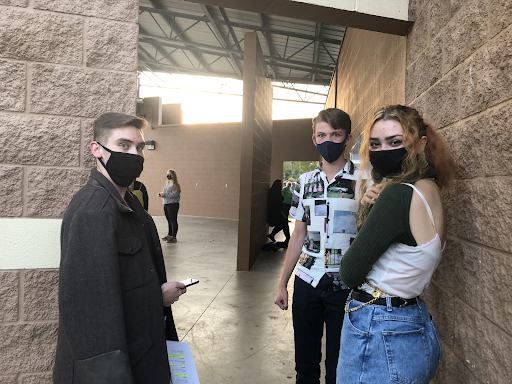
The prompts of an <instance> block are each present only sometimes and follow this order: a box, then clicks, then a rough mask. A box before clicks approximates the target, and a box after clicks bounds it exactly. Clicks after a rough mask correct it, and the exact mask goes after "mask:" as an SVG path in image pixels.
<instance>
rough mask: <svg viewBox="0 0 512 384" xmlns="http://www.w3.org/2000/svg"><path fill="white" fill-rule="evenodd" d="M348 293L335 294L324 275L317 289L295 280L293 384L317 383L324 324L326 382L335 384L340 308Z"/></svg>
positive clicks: (297, 279)
mask: <svg viewBox="0 0 512 384" xmlns="http://www.w3.org/2000/svg"><path fill="white" fill-rule="evenodd" d="M349 292H350V290H349V289H342V290H336V291H335V290H334V289H333V283H332V280H331V279H330V278H329V277H328V276H327V275H324V276H323V277H322V278H321V279H320V281H319V282H318V285H317V286H316V287H313V286H311V285H310V284H308V283H306V282H304V281H303V280H301V279H300V278H298V277H295V283H294V291H293V304H292V314H293V331H294V340H295V371H296V372H297V377H296V381H295V382H296V384H320V363H321V361H322V351H321V349H322V337H323V333H324V323H325V331H326V338H325V383H326V384H335V382H336V365H337V364H338V354H339V351H340V335H341V326H342V325H343V313H344V311H343V306H344V305H345V302H346V300H347V297H348V294H349Z"/></svg>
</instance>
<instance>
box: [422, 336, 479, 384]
mask: <svg viewBox="0 0 512 384" xmlns="http://www.w3.org/2000/svg"><path fill="white" fill-rule="evenodd" d="M441 348H442V350H443V358H442V359H441V364H440V365H439V368H438V369H437V372H436V376H435V377H434V380H432V382H431V384H448V383H449V384H481V383H482V382H481V381H480V380H478V379H477V378H476V377H475V376H474V375H473V374H472V373H471V372H470V371H468V370H467V369H466V365H467V363H466V362H464V363H463V362H461V361H460V360H459V359H458V357H457V356H456V355H455V354H454V353H453V352H452V350H451V349H449V348H448V347H447V346H446V344H445V343H443V342H441Z"/></svg>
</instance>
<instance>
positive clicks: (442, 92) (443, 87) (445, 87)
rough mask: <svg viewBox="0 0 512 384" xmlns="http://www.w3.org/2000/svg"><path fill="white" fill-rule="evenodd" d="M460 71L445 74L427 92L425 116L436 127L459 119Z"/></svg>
mask: <svg viewBox="0 0 512 384" xmlns="http://www.w3.org/2000/svg"><path fill="white" fill-rule="evenodd" d="M459 97H460V96H459V72H458V71H453V72H452V73H450V74H449V75H448V76H445V77H444V78H443V79H442V80H441V81H439V82H438V83H437V84H436V85H435V86H433V87H432V88H430V89H429V90H428V91H427V93H426V94H425V107H426V111H425V117H426V118H427V119H428V120H429V121H430V122H431V123H432V124H434V126H435V127H436V128H442V127H445V126H447V125H449V124H451V123H454V122H456V121H458V120H459V116H460V112H459V107H458V106H459Z"/></svg>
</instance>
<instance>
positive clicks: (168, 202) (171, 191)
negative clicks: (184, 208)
mask: <svg viewBox="0 0 512 384" xmlns="http://www.w3.org/2000/svg"><path fill="white" fill-rule="evenodd" d="M180 195H181V186H180V183H179V181H178V176H177V175H176V171H175V170H174V169H169V170H168V171H167V182H166V183H165V185H164V189H163V190H162V192H159V193H158V197H162V198H163V199H164V200H163V203H164V213H165V218H166V219H167V223H168V224H169V230H168V233H167V236H165V237H163V238H162V240H165V241H167V242H168V243H176V242H177V240H176V235H177V234H178V211H179V209H180Z"/></svg>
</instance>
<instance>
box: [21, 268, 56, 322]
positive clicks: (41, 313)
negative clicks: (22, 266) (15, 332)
mask: <svg viewBox="0 0 512 384" xmlns="http://www.w3.org/2000/svg"><path fill="white" fill-rule="evenodd" d="M24 288H25V290H24V295H23V314H24V319H23V320H27V321H31V320H58V319H59V304H58V288H59V271H58V270H37V269H35V270H28V271H26V272H25V286H24Z"/></svg>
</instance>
